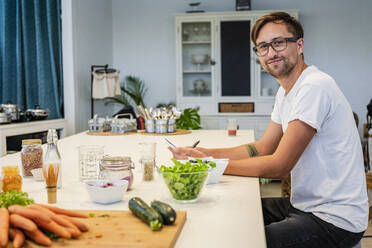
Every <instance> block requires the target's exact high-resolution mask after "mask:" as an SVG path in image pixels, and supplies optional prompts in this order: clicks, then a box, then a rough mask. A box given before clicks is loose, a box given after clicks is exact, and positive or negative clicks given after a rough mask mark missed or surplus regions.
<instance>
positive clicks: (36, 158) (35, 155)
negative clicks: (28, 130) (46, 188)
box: [21, 139, 43, 177]
mask: <svg viewBox="0 0 372 248" xmlns="http://www.w3.org/2000/svg"><path fill="white" fill-rule="evenodd" d="M21 160H22V174H23V176H24V177H30V176H32V173H31V171H32V170H33V169H37V168H42V167H43V149H42V148H41V139H25V140H22V150H21Z"/></svg>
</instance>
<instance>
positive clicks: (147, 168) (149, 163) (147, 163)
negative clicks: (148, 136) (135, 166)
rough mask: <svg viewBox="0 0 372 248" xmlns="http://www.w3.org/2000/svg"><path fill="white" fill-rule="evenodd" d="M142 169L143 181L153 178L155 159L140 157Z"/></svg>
mask: <svg viewBox="0 0 372 248" xmlns="http://www.w3.org/2000/svg"><path fill="white" fill-rule="evenodd" d="M141 164H142V169H143V181H151V180H153V179H154V168H155V160H154V159H153V158H143V159H141Z"/></svg>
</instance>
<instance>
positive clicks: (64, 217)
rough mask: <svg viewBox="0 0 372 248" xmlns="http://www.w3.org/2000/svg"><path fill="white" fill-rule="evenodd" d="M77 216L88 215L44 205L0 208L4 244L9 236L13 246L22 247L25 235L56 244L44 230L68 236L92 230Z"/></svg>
mask: <svg viewBox="0 0 372 248" xmlns="http://www.w3.org/2000/svg"><path fill="white" fill-rule="evenodd" d="M73 217H78V218H88V216H87V215H85V214H81V213H79V212H75V211H71V210H66V209H62V208H57V207H53V206H49V205H44V204H32V205H29V206H27V207H23V206H20V205H12V206H9V207H8V209H6V208H0V247H4V246H6V245H7V243H8V241H9V238H10V239H11V240H12V241H13V247H15V248H18V247H21V246H22V245H23V243H24V241H25V237H28V238H29V239H31V240H33V241H35V242H36V243H38V244H41V245H45V246H50V245H52V241H51V239H50V238H49V237H48V236H47V235H45V234H44V232H42V231H45V232H49V233H54V234H56V235H58V236H59V237H61V238H65V239H70V238H78V237H79V236H80V235H81V232H86V231H88V227H87V226H86V225H85V224H84V223H82V222H80V221H78V220H77V219H75V218H73Z"/></svg>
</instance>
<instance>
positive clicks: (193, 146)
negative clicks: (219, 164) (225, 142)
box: [191, 140, 200, 148]
mask: <svg viewBox="0 0 372 248" xmlns="http://www.w3.org/2000/svg"><path fill="white" fill-rule="evenodd" d="M199 142H200V140H198V141H196V142H195V143H194V144H193V145H192V146H191V147H192V148H195V147H196V146H197V145H198V144H199Z"/></svg>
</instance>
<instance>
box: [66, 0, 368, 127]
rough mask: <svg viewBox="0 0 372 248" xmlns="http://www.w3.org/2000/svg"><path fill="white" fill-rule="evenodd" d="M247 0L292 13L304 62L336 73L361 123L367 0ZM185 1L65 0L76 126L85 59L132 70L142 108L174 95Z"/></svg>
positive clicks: (84, 95)
mask: <svg viewBox="0 0 372 248" xmlns="http://www.w3.org/2000/svg"><path fill="white" fill-rule="evenodd" d="M63 1H71V0H63ZM251 1H252V9H254V10H264V9H278V10H279V9H298V10H299V11H300V21H301V23H302V24H303V26H304V29H305V60H306V62H307V63H309V64H314V65H316V66H318V67H319V68H320V69H321V70H324V71H325V72H327V73H329V74H330V75H331V76H333V77H334V78H335V79H336V81H337V83H338V85H339V86H340V88H341V89H342V91H343V92H344V94H345V95H346V97H347V99H348V100H349V101H350V103H351V106H352V108H353V110H354V111H356V112H357V113H358V115H359V118H360V119H361V122H362V123H363V122H365V115H366V105H367V104H368V102H369V99H370V98H371V97H372V79H370V77H369V75H367V74H368V73H369V71H370V69H369V68H370V67H371V66H370V63H368V62H369V61H370V59H371V58H372V52H371V51H372V49H371V48H370V46H369V43H371V41H372V25H371V24H370V23H371V21H372V1H370V0H354V1H350V0H313V1H308V0H297V1H293V0H280V1H276V0H251ZM189 2H191V1H189V0H161V1H156V3H154V2H153V1H148V0H135V1H133V0H74V1H73V4H72V5H73V26H74V36H75V37H74V38H73V40H74V59H75V60H76V61H75V62H74V63H75V66H74V70H75V77H74V78H75V80H76V82H75V84H76V88H77V90H76V91H77V92H76V93H77V94H78V95H77V97H76V101H77V103H76V104H75V109H78V110H79V111H76V115H75V116H76V130H77V131H82V130H84V129H86V128H87V121H88V119H89V118H90V114H89V113H90V111H89V109H90V105H89V104H90V99H89V97H90V95H89V94H90V91H89V87H90V68H89V66H90V65H91V64H95V63H98V64H105V63H109V64H113V66H114V67H115V68H117V69H120V71H121V79H123V78H124V76H126V75H129V74H134V75H137V76H139V77H140V78H141V79H143V80H144V81H145V83H146V84H147V85H148V87H149V92H148V96H147V98H146V99H145V101H146V103H147V104H148V105H150V106H152V105H155V104H157V103H159V102H169V101H175V91H176V89H175V41H174V39H175V34H174V14H175V13H182V12H185V11H186V10H188V9H189V7H188V3H189ZM111 5H112V6H111ZM201 8H202V9H204V10H206V11H210V12H212V11H233V10H234V9H235V0H203V1H202V5H201ZM65 80H66V78H65ZM65 104H67V103H66V101H65ZM66 109H67V108H66ZM102 111H104V110H102ZM109 111H111V109H110V110H109ZM360 129H361V126H360Z"/></svg>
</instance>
